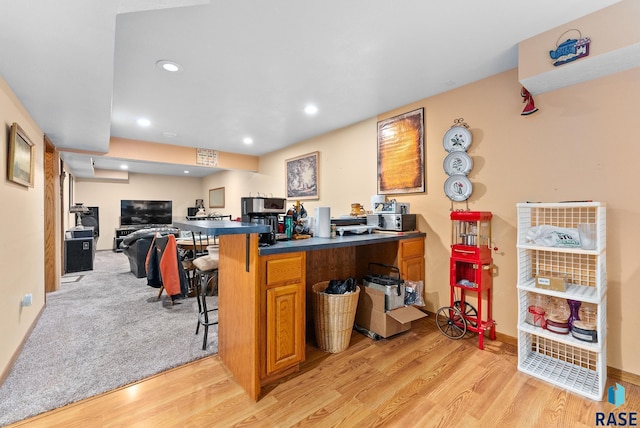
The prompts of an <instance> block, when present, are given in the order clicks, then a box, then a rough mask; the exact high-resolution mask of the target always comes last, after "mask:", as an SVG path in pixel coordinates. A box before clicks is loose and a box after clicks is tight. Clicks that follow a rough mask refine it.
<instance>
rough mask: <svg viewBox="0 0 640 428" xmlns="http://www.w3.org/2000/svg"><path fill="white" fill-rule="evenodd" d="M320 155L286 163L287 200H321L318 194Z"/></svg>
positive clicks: (312, 155)
mask: <svg viewBox="0 0 640 428" xmlns="http://www.w3.org/2000/svg"><path fill="white" fill-rule="evenodd" d="M319 155H320V152H313V153H308V154H306V155H302V156H298V157H296V158H291V159H287V160H285V161H284V163H285V174H286V176H285V182H286V185H287V189H286V195H287V199H299V200H305V199H319V198H320V194H319V193H318V182H319V173H320V166H319V159H318V158H319Z"/></svg>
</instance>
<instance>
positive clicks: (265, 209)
mask: <svg viewBox="0 0 640 428" xmlns="http://www.w3.org/2000/svg"><path fill="white" fill-rule="evenodd" d="M240 200H241V204H242V207H241V208H242V216H245V215H249V214H284V213H285V212H286V202H287V200H286V199H284V198H266V197H260V196H256V197H252V196H249V197H244V198H240Z"/></svg>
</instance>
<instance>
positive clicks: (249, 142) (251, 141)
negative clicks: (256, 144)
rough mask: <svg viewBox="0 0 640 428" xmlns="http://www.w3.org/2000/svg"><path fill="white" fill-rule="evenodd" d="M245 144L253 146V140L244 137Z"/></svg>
mask: <svg viewBox="0 0 640 428" xmlns="http://www.w3.org/2000/svg"><path fill="white" fill-rule="evenodd" d="M242 142H243V143H245V144H253V138H251V137H244V138H243V140H242Z"/></svg>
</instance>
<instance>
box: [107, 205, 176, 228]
mask: <svg viewBox="0 0 640 428" xmlns="http://www.w3.org/2000/svg"><path fill="white" fill-rule="evenodd" d="M172 216H173V209H172V203H171V201H144V200H128V199H127V200H125V199H123V200H121V201H120V226H151V225H166V224H171V223H172V220H171V217H172Z"/></svg>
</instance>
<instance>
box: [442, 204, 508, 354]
mask: <svg viewBox="0 0 640 428" xmlns="http://www.w3.org/2000/svg"><path fill="white" fill-rule="evenodd" d="M491 217H492V214H491V213H490V212H487V211H453V212H451V222H452V223H451V258H450V264H449V286H450V289H451V291H450V305H451V306H445V307H442V308H440V309H438V311H437V313H436V323H437V325H438V328H439V329H440V331H441V332H442V333H443V334H444V335H445V336H448V337H450V338H451V339H460V338H462V337H464V336H465V334H466V333H467V331H471V332H474V333H478V347H479V348H480V349H484V334H485V332H486V331H489V337H490V338H491V339H492V340H495V338H496V327H495V324H496V323H495V321H494V320H493V319H492V317H491V288H492V285H493V259H492V257H491V247H490V246H491ZM473 303H475V306H474V304H473Z"/></svg>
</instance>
